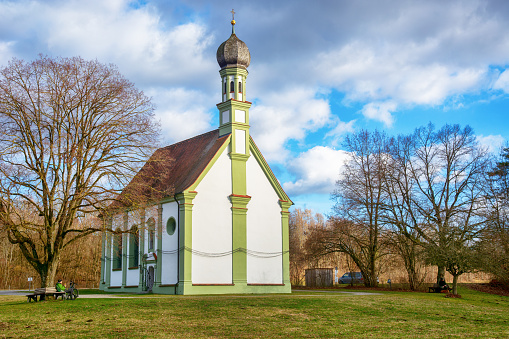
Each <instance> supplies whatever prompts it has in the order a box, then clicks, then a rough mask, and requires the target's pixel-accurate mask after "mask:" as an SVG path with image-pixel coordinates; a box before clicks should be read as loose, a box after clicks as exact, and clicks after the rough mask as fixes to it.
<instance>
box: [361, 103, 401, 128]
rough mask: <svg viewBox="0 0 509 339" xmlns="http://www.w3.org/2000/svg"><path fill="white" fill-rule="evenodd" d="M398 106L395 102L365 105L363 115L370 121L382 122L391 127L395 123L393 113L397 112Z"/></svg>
mask: <svg viewBox="0 0 509 339" xmlns="http://www.w3.org/2000/svg"><path fill="white" fill-rule="evenodd" d="M396 108H397V106H396V103H394V102H371V103H369V104H366V105H364V107H363V108H362V110H361V113H362V115H364V116H365V117H366V118H368V119H372V120H377V121H381V122H383V123H384V124H385V126H387V127H391V126H392V124H393V123H394V118H393V116H392V114H391V113H392V112H394V111H395V110H396Z"/></svg>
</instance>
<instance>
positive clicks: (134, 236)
mask: <svg viewBox="0 0 509 339" xmlns="http://www.w3.org/2000/svg"><path fill="white" fill-rule="evenodd" d="M139 256H140V232H139V231H138V227H137V226H133V227H131V230H130V231H129V267H138V261H139Z"/></svg>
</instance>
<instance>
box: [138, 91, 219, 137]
mask: <svg viewBox="0 0 509 339" xmlns="http://www.w3.org/2000/svg"><path fill="white" fill-rule="evenodd" d="M147 94H148V95H150V96H152V97H153V100H154V103H155V104H156V106H157V109H156V118H157V119H159V120H160V121H161V130H162V135H161V138H162V141H163V142H164V143H165V144H172V143H175V142H178V141H181V140H184V139H187V138H190V137H193V136H195V135H198V134H200V133H204V132H206V131H208V130H210V129H211V123H212V121H213V116H217V113H215V115H214V114H213V113H212V114H211V112H210V107H211V106H213V103H212V102H213V99H212V98H210V97H208V96H206V95H204V94H203V93H202V92H199V91H193V90H187V89H184V88H171V89H151V90H149V91H147ZM216 111H217V110H215V111H214V112H216ZM214 128H217V126H214Z"/></svg>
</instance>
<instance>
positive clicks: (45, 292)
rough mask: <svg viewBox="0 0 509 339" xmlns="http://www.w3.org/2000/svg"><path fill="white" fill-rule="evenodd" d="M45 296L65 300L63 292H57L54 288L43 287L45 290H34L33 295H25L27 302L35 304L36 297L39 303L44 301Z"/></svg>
mask: <svg viewBox="0 0 509 339" xmlns="http://www.w3.org/2000/svg"><path fill="white" fill-rule="evenodd" d="M46 296H51V297H53V299H55V300H57V299H58V297H61V298H62V299H65V292H57V289H56V288H55V287H45V288H36V289H35V291H34V293H32V294H27V295H26V297H27V302H31V301H34V302H37V297H39V301H43V300H46Z"/></svg>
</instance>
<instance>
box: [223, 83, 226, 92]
mask: <svg viewBox="0 0 509 339" xmlns="http://www.w3.org/2000/svg"><path fill="white" fill-rule="evenodd" d="M223 93H225V94H226V81H225V82H224V91H223Z"/></svg>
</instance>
